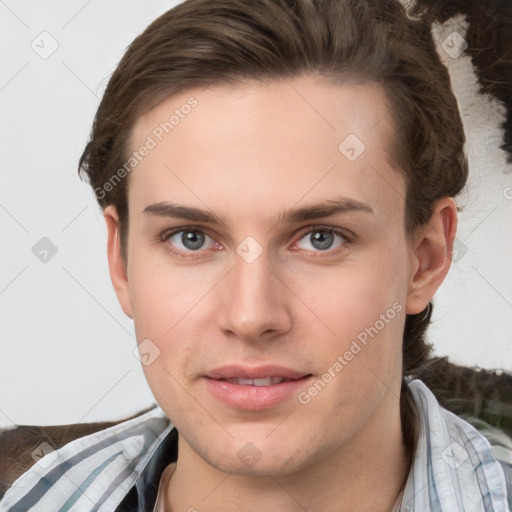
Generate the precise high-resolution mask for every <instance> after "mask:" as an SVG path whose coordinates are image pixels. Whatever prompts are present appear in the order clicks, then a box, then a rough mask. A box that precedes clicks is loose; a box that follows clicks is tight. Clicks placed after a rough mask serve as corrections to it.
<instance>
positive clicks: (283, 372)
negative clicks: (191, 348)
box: [206, 364, 308, 380]
mask: <svg viewBox="0 0 512 512" xmlns="http://www.w3.org/2000/svg"><path fill="white" fill-rule="evenodd" d="M305 375H308V373H307V372H300V371H297V370H292V369H291V368H286V367H284V366H278V365H270V364H267V365H263V366H257V367H252V368H251V367H248V366H239V365H230V366H222V367H220V368H216V369H214V370H211V371H209V372H208V373H207V374H206V377H207V378H210V379H252V380H254V379H266V378H269V377H270V378H282V379H287V380H296V379H301V378H302V377H304V376H305Z"/></svg>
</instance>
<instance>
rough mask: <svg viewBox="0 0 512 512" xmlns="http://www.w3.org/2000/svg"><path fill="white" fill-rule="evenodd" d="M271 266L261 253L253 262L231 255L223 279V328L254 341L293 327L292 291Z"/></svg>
mask: <svg viewBox="0 0 512 512" xmlns="http://www.w3.org/2000/svg"><path fill="white" fill-rule="evenodd" d="M286 284H287V283H284V282H283V281H282V279H281V278H280V277H279V276H278V274H277V272H276V271H275V270H273V269H272V268H271V267H270V262H269V259H268V258H267V257H266V253H265V252H263V253H262V254H260V256H259V257H258V258H257V259H256V260H255V261H252V262H247V261H246V260H244V259H243V258H242V257H240V256H238V255H237V254H235V255H234V262H233V268H232V269H231V271H230V272H229V273H228V275H227V276H226V278H225V279H224V280H223V283H222V286H223V290H222V293H223V295H224V300H223V301H221V302H222V304H223V306H222V311H220V312H219V314H218V317H217V318H218V319H219V325H220V327H221V329H222V331H223V332H224V333H225V334H226V335H228V336H231V337H233V338H235V337H236V338H239V339H241V340H243V341H246V342H251V343H257V342H261V341H270V340H273V339H275V338H277V337H279V335H281V334H283V333H286V332H287V331H289V330H290V329H291V327H292V317H291V311H290V306H291V291H290V289H289V288H288V287H287V286H286Z"/></svg>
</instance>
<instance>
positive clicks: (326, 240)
mask: <svg viewBox="0 0 512 512" xmlns="http://www.w3.org/2000/svg"><path fill="white" fill-rule="evenodd" d="M312 236H313V240H312V242H313V246H314V247H316V248H317V249H328V248H329V247H330V246H331V244H332V238H333V235H332V233H326V232H325V231H315V232H314V234H312ZM315 242H317V244H318V245H317V244H315Z"/></svg>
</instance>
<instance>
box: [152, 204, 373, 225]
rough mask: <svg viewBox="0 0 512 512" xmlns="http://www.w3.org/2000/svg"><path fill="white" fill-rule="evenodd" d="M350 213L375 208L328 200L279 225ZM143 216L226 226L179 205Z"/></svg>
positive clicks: (289, 213) (296, 211)
mask: <svg viewBox="0 0 512 512" xmlns="http://www.w3.org/2000/svg"><path fill="white" fill-rule="evenodd" d="M350 212H363V213H369V214H372V213H373V208H372V207H371V206H370V205H369V204H367V203H364V202H362V201H359V200H356V199H350V198H346V197H340V198H334V199H328V200H325V201H322V202H321V203H317V204H313V205H310V206H305V207H301V208H293V209H290V210H286V211H285V212H281V213H280V214H279V215H278V220H277V223H278V224H293V223H298V222H303V221H307V220H313V219H321V218H324V217H330V216H332V215H336V214H346V213H350ZM142 213H143V214H151V215H155V216H157V217H170V218H178V219H186V220H189V221H192V222H204V223H209V224H212V225H219V224H224V225H225V224H226V223H225V222H224V221H223V219H222V218H220V217H218V216H217V215H215V214H213V213H211V212H210V211H208V210H201V209H200V208H195V207H192V206H185V205H179V204H175V203H170V202H161V203H153V204H150V205H149V206H146V208H144V210H143V211H142Z"/></svg>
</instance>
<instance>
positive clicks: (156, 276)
mask: <svg viewBox="0 0 512 512" xmlns="http://www.w3.org/2000/svg"><path fill="white" fill-rule="evenodd" d="M190 96H194V97H195V98H196V99H197V101H198V105H197V107H196V108H195V109H194V110H192V112H191V113H190V114H189V115H188V116H186V117H185V118H184V119H182V120H181V121H180V124H179V125H178V126H176V127H175V129H174V130H173V131H172V132H171V133H170V134H169V135H167V136H166V137H165V138H164V139H163V140H162V142H160V143H159V144H158V145H157V147H155V148H154V149H152V150H151V151H150V152H149V154H148V155H147V156H146V157H145V158H144V159H143V160H142V161H141V162H140V163H139V164H138V165H137V166H136V167H135V168H134V169H133V171H132V172H131V174H130V176H129V180H130V181H129V191H128V204H129V215H130V222H129V224H130V225H129V236H128V247H127V249H128V251H127V264H125V262H124V261H123V260H122V258H121V256H120V247H119V236H118V217H117V212H116V210H115V207H113V206H109V207H107V208H106V209H105V220H106V223H107V229H108V258H109V267H110V273H111V278H112V282H113V285H114V287H115V290H116V293H117V296H118V299H119V302H120V304H121V306H122V308H123V310H124V312H125V313H126V314H127V315H128V316H129V317H131V318H133V320H134V324H135V330H136V336H137V340H138V343H140V342H141V341H142V340H144V339H147V338H149V339H150V340H151V341H152V342H153V343H154V344H155V345H156V346H157V347H158V348H159V350H160V355H159V357H157V358H156V359H155V360H154V361H153V362H152V364H150V365H148V366H144V367H143V368H144V372H145V375H146V378H147V380H148V383H149V385H150V387H151V390H152V392H153V393H154V396H155V398H156V400H157V402H158V403H159V405H160V406H161V407H162V409H163V410H164V411H165V412H166V414H167V415H168V416H169V417H170V418H171V420H172V422H173V423H174V425H175V426H176V427H177V429H178V431H179V432H180V441H179V458H178V461H177V465H176V467H175V468H174V467H173V468H170V470H172V471H174V472H173V474H172V478H171V479H170V481H169V483H168V485H167V486H166V488H165V503H166V510H189V509H190V510H193V509H192V508H191V507H195V509H197V510H200V511H201V512H202V511H218V510H225V511H251V510H255V509H256V508H257V509H258V510H261V511H275V510H280V511H285V512H286V511H298V510H305V509H307V510H308V511H311V512H313V511H323V512H329V511H334V510H336V511H341V510H343V511H353V510H358V511H366V510H367V511H370V510H371V511H372V512H379V511H382V512H388V511H389V510H390V509H391V507H392V505H393V503H394V501H395V499H396V497H397V495H398V493H399V491H400V488H401V486H402V484H403V482H404V481H405V479H406V477H407V473H408V469H409V468H408V464H407V461H406V457H405V451H404V446H403V442H402V434H401V426H400V411H399V395H400V384H401V379H402V363H401V358H402V353H401V345H402V334H403V327H404V322H405V315H406V313H409V314H413V313H418V312H421V311H422V310H423V309H424V308H425V307H426V305H427V304H428V302H429V301H430V299H431V298H432V297H433V295H434V293H435V292H436V290H437V289H438V287H439V286H440V285H441V283H442V281H443V279H444V278H445V276H446V274H447V272H448V270H449V267H450V262H451V251H452V247H453V240H454V237H455V231H456V225H457V212H456V205H455V202H454V200H453V199H452V198H448V197H445V198H442V199H440V200H438V201H437V202H436V204H435V205H434V206H435V208H434V214H433V216H432V218H431V220H430V222H429V223H428V224H427V225H425V226H422V227H421V228H420V229H418V230H417V232H416V233H415V234H414V236H412V237H411V238H407V237H406V233H405V227H404V226H405V225H404V208H405V204H404V198H405V182H404V179H403V177H402V176H401V174H400V173H399V172H398V171H397V170H396V169H394V168H393V167H392V164H391V163H390V158H389V154H388V153H387V151H388V149H389V147H390V141H391V138H392V137H393V136H394V132H393V125H392V116H390V115H389V114H388V108H387V105H386V103H385V96H384V94H383V91H382V90H381V89H380V87H379V86H378V85H375V84H374V85H369V84H366V85H365V84H360V85H355V84H344V85H332V84H329V83H327V82H325V81H324V80H323V79H322V78H320V77H315V76H310V75H305V76H301V77H297V78H294V79H293V80H288V81H280V82H279V81H274V82H270V83H267V84H265V85H263V84H256V83H244V84H237V85H235V86H230V87H220V86H216V87H211V88H207V89H203V90H202V89H195V90H188V91H186V92H183V93H180V94H179V95H175V96H173V97H171V98H168V99H167V100H165V101H164V102H163V103H161V104H160V105H158V106H157V107H156V108H155V109H153V110H152V111H150V112H149V113H147V114H146V115H144V116H142V117H141V118H140V119H138V121H137V123H136V125H135V126H134V130H133V134H132V146H133V148H137V147H139V146H140V145H142V144H143V143H144V141H145V140H146V137H147V135H148V134H150V133H151V132H152V130H153V129H154V128H155V126H157V125H158V124H159V123H160V122H162V121H164V120H166V119H168V118H169V116H170V114H172V112H173V110H174V109H175V108H179V107H180V106H181V105H183V104H184V103H185V102H186V101H187V99H188V98H189V97H190ZM350 133H353V134H356V135H357V137H358V138H359V139H360V140H361V141H363V143H364V144H365V147H366V149H365V151H364V152H363V153H362V154H361V155H360V156H359V158H357V159H356V160H355V161H349V160H348V159H347V158H346V157H345V156H344V155H343V154H342V153H341V152H340V151H339V149H338V145H339V144H340V142H342V141H343V140H344V139H345V137H347V135H348V134H350ZM337 196H344V197H347V198H351V199H355V200H358V201H362V202H364V203H366V204H367V205H369V206H370V207H371V208H372V210H373V213H368V212H364V211H350V212H345V213H338V214H336V215H332V216H329V217H325V218H319V219H313V220H306V221H300V222H295V223H291V224H280V223H279V222H278V216H279V215H280V214H281V213H282V212H285V211H286V210H289V209H293V208H299V207H304V206H310V205H312V204H316V203H320V202H322V201H325V200H328V199H332V198H335V197H337ZM165 201H171V202H173V203H178V204H182V205H187V206H194V207H197V208H200V209H204V210H207V211H210V212H211V213H213V214H215V215H216V216H218V217H219V218H221V219H222V220H223V223H221V224H219V225H212V224H209V223H203V222H191V221H187V220H184V219H177V218H164V217H159V216H156V215H151V214H148V213H142V212H143V210H144V209H145V208H146V207H147V206H148V205H150V204H152V203H160V202H165ZM318 225H320V226H321V228H318V227H317V226H318ZM185 226H188V227H190V226H196V229H198V228H202V229H204V230H205V231H204V233H205V238H204V244H203V245H202V246H201V248H200V249H195V250H194V249H193V248H192V249H190V248H189V247H190V245H189V246H185V245H183V243H182V242H181V233H179V234H178V235H177V236H173V237H172V238H171V239H168V240H164V241H162V234H165V232H166V231H168V230H169V229H170V228H178V227H185ZM325 228H334V229H342V230H346V231H348V232H349V233H350V234H351V239H350V240H348V237H347V238H343V237H341V236H338V235H336V234H334V235H333V237H332V239H331V238H328V240H327V248H325V245H324V246H321V245H319V244H318V242H316V243H315V241H314V239H313V240H312V235H314V234H315V233H316V231H315V229H319V230H320V231H321V233H324V231H322V229H325ZM248 236H251V237H253V238H254V239H255V240H256V241H257V242H258V244H259V245H260V246H261V249H262V253H261V254H260V255H259V257H258V258H257V259H256V260H255V261H253V262H251V263H248V262H246V261H245V260H244V259H243V258H242V257H241V256H240V255H239V254H238V253H237V251H236V249H237V247H238V246H239V244H240V243H241V242H242V241H243V240H244V239H245V238H246V237H248ZM324 236H327V237H328V236H329V235H328V233H327V234H325V235H324ZM329 241H331V243H330V245H329ZM173 244H174V245H173ZM172 247H174V248H175V250H177V251H178V252H179V254H177V253H173V252H171V251H170V250H169V248H172ZM394 303H395V304H396V303H398V305H400V306H401V310H400V311H398V312H396V315H395V316H394V318H393V319H392V320H389V321H388V322H386V323H385V327H384V328H382V329H380V330H379V331H378V334H377V335H375V336H374V337H373V338H370V339H369V341H368V343H367V345H366V346H363V348H362V350H361V351H360V352H359V353H357V355H355V356H354V357H353V359H352V360H351V361H349V362H347V364H346V365H344V366H343V369H342V370H341V371H339V372H337V373H336V374H335V377H333V378H332V379H331V381H330V382H329V383H328V384H327V385H326V386H325V387H324V388H323V389H322V390H321V391H320V392H319V393H318V394H316V396H314V397H312V398H311V400H310V401H309V403H307V404H302V403H300V402H299V401H298V400H297V397H295V396H294V397H292V398H290V399H289V400H286V401H285V402H284V403H282V404H279V405H278V406H275V407H272V408H270V409H267V410H263V411H241V410H239V409H235V408H232V407H229V406H227V405H226V404H224V403H223V402H220V401H219V400H217V399H216V398H215V397H213V396H212V395H211V394H210V393H209V391H208V390H207V388H206V386H205V383H204V379H202V378H201V377H202V376H203V375H204V374H205V373H206V372H207V371H209V370H211V369H213V368H217V367H219V366H222V365H226V364H243V365H246V366H256V365H258V364H266V363H274V364H280V365H283V366H286V367H289V368H293V369H296V370H300V371H301V372H303V373H305V374H313V377H314V379H318V378H321V376H322V375H323V374H324V373H325V372H326V371H328V369H329V368H330V367H332V366H333V363H334V362H335V361H336V360H337V358H338V356H339V355H343V354H344V353H345V352H346V351H347V350H349V348H350V346H351V343H352V341H353V340H354V339H356V337H357V335H358V334H360V333H361V332H362V331H364V329H365V328H368V327H370V326H374V325H375V324H376V321H377V320H379V318H381V317H380V315H382V314H386V311H388V310H389V309H390V308H392V305H393V304H394ZM310 386H311V384H309V385H308V386H307V387H306V386H305V388H304V389H305V390H306V391H307V389H309V387H310ZM248 442H250V443H252V445H254V447H256V449H257V453H259V455H260V458H259V460H258V461H257V462H256V463H254V464H252V465H248V464H247V463H246V462H244V461H243V460H241V458H239V457H237V453H238V452H239V450H240V449H241V448H243V447H244V446H245V445H246V443H248Z"/></svg>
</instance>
